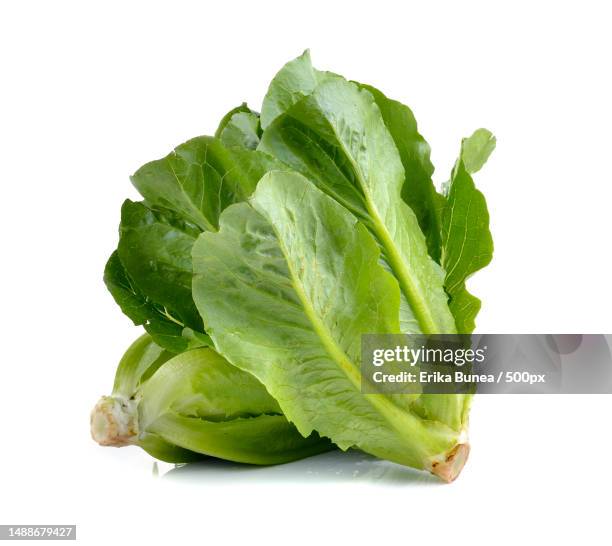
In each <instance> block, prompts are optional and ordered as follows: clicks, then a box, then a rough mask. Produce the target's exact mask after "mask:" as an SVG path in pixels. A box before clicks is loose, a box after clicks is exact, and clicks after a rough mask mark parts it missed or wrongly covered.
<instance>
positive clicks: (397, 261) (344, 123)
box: [259, 76, 455, 334]
mask: <svg viewBox="0 0 612 546" xmlns="http://www.w3.org/2000/svg"><path fill="white" fill-rule="evenodd" d="M259 149H261V150H263V151H265V152H267V153H269V154H270V155H273V156H274V157H276V158H277V159H279V160H280V161H283V162H284V163H286V164H287V165H289V166H290V167H292V168H293V169H295V170H297V171H298V172H301V173H302V174H303V175H304V176H306V177H307V178H308V179H310V180H311V181H312V182H314V183H315V184H316V185H317V186H318V187H319V188H320V189H322V190H323V191H324V192H326V193H328V194H329V195H331V196H332V197H334V199H336V200H337V201H338V202H339V203H341V204H342V205H344V206H345V207H346V208H348V209H349V210H350V211H351V212H353V213H354V214H355V215H357V217H358V218H360V219H361V220H362V221H363V222H364V224H365V225H367V226H368V228H369V229H370V230H371V232H372V233H373V234H374V236H375V237H376V240H377V241H378V243H379V244H380V246H381V248H382V250H383V256H384V259H385V261H386V262H387V264H388V266H389V269H390V270H391V271H392V272H393V274H394V275H395V277H396V278H397V280H398V282H399V285H400V288H401V291H402V295H403V297H404V298H405V299H406V301H407V305H403V306H402V308H401V309H402V330H403V331H405V332H415V333H416V332H423V333H427V334H429V333H453V332H454V331H455V323H454V320H453V317H452V315H451V313H450V311H449V309H448V305H447V296H446V294H445V292H444V289H443V278H444V275H443V272H442V270H441V269H440V267H439V265H438V264H437V263H435V262H434V260H432V259H431V257H430V256H429V254H428V251H427V243H426V240H425V236H424V235H423V232H422V231H421V229H420V227H419V223H418V220H417V218H416V216H415V214H414V212H413V211H412V209H411V208H410V207H409V206H408V205H406V203H404V202H403V200H402V198H401V191H402V187H403V186H404V179H405V172H404V168H403V165H402V162H401V160H400V156H399V154H398V152H397V148H396V146H395V143H394V142H393V139H392V138H391V135H390V134H389V131H388V130H387V128H386V126H385V124H384V122H383V119H382V116H381V113H380V109H379V107H378V105H377V104H376V102H375V100H374V98H373V96H372V95H371V94H370V93H369V92H368V91H366V90H365V89H360V88H359V87H357V86H356V85H355V84H353V83H349V82H347V81H346V80H344V79H342V78H340V77H338V76H333V77H332V76H328V78H327V79H326V81H325V82H323V83H321V84H319V85H318V86H317V87H316V88H315V89H314V91H312V93H311V94H310V95H308V96H306V97H305V98H303V99H302V100H300V101H299V102H297V103H295V104H294V105H293V106H292V107H291V108H290V109H289V110H287V111H286V113H285V114H283V115H281V116H280V117H278V118H277V119H276V121H274V123H272V125H270V126H269V127H268V128H267V129H266V130H265V131H264V134H263V137H262V140H261V143H260V147H259Z"/></svg>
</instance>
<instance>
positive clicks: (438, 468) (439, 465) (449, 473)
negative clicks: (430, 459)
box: [431, 443, 470, 483]
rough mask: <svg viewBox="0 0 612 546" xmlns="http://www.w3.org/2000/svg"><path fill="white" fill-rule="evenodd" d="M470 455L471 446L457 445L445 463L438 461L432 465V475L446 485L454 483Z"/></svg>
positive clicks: (466, 444)
mask: <svg viewBox="0 0 612 546" xmlns="http://www.w3.org/2000/svg"><path fill="white" fill-rule="evenodd" d="M469 454H470V444H468V443H465V444H457V445H456V446H455V447H454V448H453V449H452V450H451V451H450V452H449V453H448V455H447V456H446V458H445V459H444V460H443V461H437V462H434V463H432V465H431V473H432V474H435V475H436V476H438V478H440V479H442V480H444V481H445V482H446V483H450V482H452V481H454V480H455V479H456V478H457V476H459V474H460V473H461V470H463V467H464V466H465V463H466V461H467V458H468V455H469Z"/></svg>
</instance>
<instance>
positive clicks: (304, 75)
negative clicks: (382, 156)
mask: <svg viewBox="0 0 612 546" xmlns="http://www.w3.org/2000/svg"><path fill="white" fill-rule="evenodd" d="M334 77H335V75H334V74H333V73H331V72H322V71H320V70H316V69H315V68H313V66H312V63H311V60H310V53H309V52H308V51H306V52H305V53H304V54H303V55H302V56H300V57H298V58H297V59H295V60H293V61H290V62H289V63H287V64H286V65H285V66H284V67H283V68H282V69H281V70H280V71H279V72H278V74H277V75H276V77H275V78H274V80H273V81H272V83H271V84H270V88H269V90H268V93H267V95H266V97H265V99H264V107H263V110H269V111H271V112H273V115H270V116H269V117H270V119H267V120H266V123H265V125H264V127H268V126H269V125H270V124H271V123H272V121H273V120H274V119H276V118H277V117H279V116H280V115H282V114H284V113H286V112H287V111H288V110H290V109H291V107H293V106H294V105H295V104H296V103H297V102H299V100H300V99H302V98H303V97H305V96H308V95H310V94H311V93H312V92H313V91H314V90H315V88H316V87H317V86H318V85H319V84H321V83H323V82H325V81H328V80H330V79H333V78H334ZM354 83H355V84H356V85H358V86H360V87H361V88H362V89H366V90H367V91H369V92H370V93H371V94H372V96H373V97H374V100H375V101H376V104H377V105H378V107H379V109H380V112H381V115H382V118H383V121H384V123H385V125H386V127H387V129H388V130H389V133H390V135H391V137H392V138H393V141H394V142H395V145H396V147H397V150H398V152H399V156H400V159H401V161H402V164H403V166H404V171H405V181H404V185H403V188H402V198H403V199H404V201H405V202H406V203H407V204H408V205H409V206H410V208H412V210H413V211H414V213H415V214H416V217H417V220H418V222H419V225H420V227H421V230H422V231H423V233H424V234H425V236H426V239H427V246H428V249H429V254H430V256H431V257H432V258H433V259H434V260H436V261H437V262H439V261H440V237H441V230H442V228H441V218H440V210H441V208H442V207H443V205H444V203H443V201H444V199H443V196H441V195H440V194H438V193H437V192H436V189H435V186H434V184H433V181H432V179H431V176H432V174H433V171H434V167H433V165H432V163H431V160H430V148H429V144H427V142H426V141H425V139H424V138H423V137H422V136H421V134H420V133H419V132H418V129H417V123H416V120H415V118H414V115H413V114H412V111H411V110H410V109H409V108H408V107H407V106H405V105H403V104H402V103H400V102H398V101H395V100H391V99H389V98H387V97H386V96H385V95H384V94H383V93H382V92H381V91H379V90H378V89H376V88H375V87H372V86H370V85H366V84H361V83H359V82H354ZM263 110H262V111H263ZM305 144H307V143H305Z"/></svg>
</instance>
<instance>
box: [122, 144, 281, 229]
mask: <svg viewBox="0 0 612 546" xmlns="http://www.w3.org/2000/svg"><path fill="white" fill-rule="evenodd" d="M278 166H279V165H278V162H276V161H275V160H274V159H272V158H270V157H268V156H266V155H265V154H262V153H261V152H257V151H254V150H246V149H241V148H227V147H226V146H225V145H224V144H223V143H222V142H221V141H220V140H219V139H216V138H213V137H197V138H194V139H192V140H189V141H187V142H185V143H184V144H181V145H180V146H178V147H177V148H176V149H175V150H174V151H173V152H172V153H170V154H169V155H168V156H166V157H165V158H163V159H159V160H157V161H152V162H150V163H147V164H146V165H144V166H143V167H141V168H140V169H138V171H136V173H134V175H133V176H132V182H133V184H134V186H136V189H137V190H138V191H139V192H140V194H141V195H142V196H143V197H144V198H145V199H146V200H147V202H148V203H149V204H150V205H151V206H153V207H155V208H157V207H161V208H163V209H170V210H172V211H174V212H175V213H176V214H178V215H179V216H180V217H181V218H183V219H184V220H185V221H188V222H190V223H192V224H194V225H196V226H197V227H198V228H200V230H205V231H216V229H217V226H218V221H219V214H221V211H223V209H225V208H226V207H227V206H228V205H231V204H232V203H236V202H240V201H244V200H245V199H246V198H247V197H248V196H249V195H251V193H252V192H253V190H254V189H255V186H256V185H257V181H258V180H259V179H260V178H261V177H262V176H263V174H264V173H266V172H268V171H269V170H271V169H273V168H276V167H278Z"/></svg>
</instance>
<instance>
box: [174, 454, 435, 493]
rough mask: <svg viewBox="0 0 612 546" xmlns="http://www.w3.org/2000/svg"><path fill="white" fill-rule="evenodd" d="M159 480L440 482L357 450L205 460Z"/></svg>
mask: <svg viewBox="0 0 612 546" xmlns="http://www.w3.org/2000/svg"><path fill="white" fill-rule="evenodd" d="M163 479H167V480H173V481H185V482H192V483H197V482H204V483H220V482H224V483H227V482H231V481H240V482H243V483H244V482H277V483H278V482H287V483H291V482H299V483H313V482H315V483H323V482H327V483H331V482H368V483H384V484H394V485H403V484H407V483H411V484H418V485H437V484H440V483H441V482H440V480H438V479H437V478H435V477H434V476H432V475H431V474H429V473H427V472H419V471H417V470H413V469H411V468H408V467H405V466H401V465H398V464H395V463H391V462H389V461H383V460H381V459H377V458H375V457H372V456H370V455H367V454H365V453H361V452H360V451H354V450H349V451H347V452H345V453H343V452H341V451H331V452H329V453H322V454H321V455H315V456H314V457H309V458H307V459H302V460H301V461H295V462H292V463H287V464H282V465H276V466H252V465H244V464H238V463H232V462H228V461H223V460H220V459H213V458H211V459H209V460H207V461H202V462H198V463H190V464H185V465H181V466H176V467H174V468H172V469H171V470H169V471H168V472H166V473H165V474H164V476H163Z"/></svg>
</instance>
